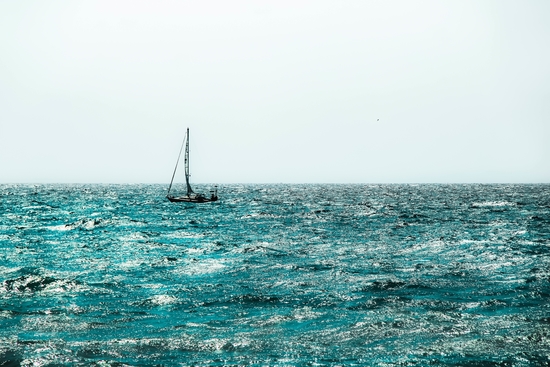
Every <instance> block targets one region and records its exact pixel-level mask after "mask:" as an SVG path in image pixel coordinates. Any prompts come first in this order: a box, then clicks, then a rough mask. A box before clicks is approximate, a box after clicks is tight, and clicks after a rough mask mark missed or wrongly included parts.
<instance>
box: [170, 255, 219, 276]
mask: <svg viewBox="0 0 550 367" xmlns="http://www.w3.org/2000/svg"><path fill="white" fill-rule="evenodd" d="M225 262H226V261H225V260H218V259H205V260H200V261H199V260H194V261H193V260H192V261H189V262H187V263H186V264H185V265H184V266H183V267H182V268H181V269H179V270H176V272H178V273H180V274H186V275H203V274H213V273H217V272H219V271H221V270H223V269H224V268H225V267H226V265H225Z"/></svg>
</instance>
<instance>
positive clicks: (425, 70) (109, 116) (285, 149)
mask: <svg viewBox="0 0 550 367" xmlns="http://www.w3.org/2000/svg"><path fill="white" fill-rule="evenodd" d="M378 119H379V121H378ZM186 127H189V128H190V130H191V171H192V181H193V182H195V183H200V182H205V183H206V182H210V183H279V182H283V183H420V182H434V183H447V182H456V183H463V182H487V183H489V182H550V1H548V0H541V1H519V0H518V1H503V0H497V1H482V0H475V1H464V0H460V1H458V0H456V1H451V0H440V1H410V0H407V1H388V0H383V1H366V0H361V1H340V0H338V1H336V0H335V1H322V0H315V1H313V0H312V1H301V0H292V1H281V0H278V1H252V0H251V1H240V0H237V1H233V0H230V1H228V0H223V1H221V0H220V1H135V0H131V1H130V0H128V1H116V0H107V1H95V0H94V1H74V0H70V1H20V0H2V1H0V183H2V182H3V183H17V182H21V183H54V182H60V183H62V182H66V183H167V182H169V180H170V178H171V175H172V170H173V167H174V164H175V161H176V158H177V154H178V151H179V148H180V144H181V140H182V138H183V135H184V133H185V129H186ZM180 177H181V176H180Z"/></svg>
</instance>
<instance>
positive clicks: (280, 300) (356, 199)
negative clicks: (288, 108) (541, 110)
mask: <svg viewBox="0 0 550 367" xmlns="http://www.w3.org/2000/svg"><path fill="white" fill-rule="evenodd" d="M166 188H167V187H166V185H15V184H13V185H12V184H8V185H6V184H4V185H0V366H155V365H161V366H236V365H239V366H548V365H550V185H282V184H281V185H220V186H219V197H220V200H219V201H217V202H213V203H204V204H191V203H170V202H169V201H168V200H166V198H165V195H166ZM196 189H197V190H196V191H203V192H206V193H207V192H208V189H209V186H208V185H204V186H202V187H201V186H200V185H198V187H196Z"/></svg>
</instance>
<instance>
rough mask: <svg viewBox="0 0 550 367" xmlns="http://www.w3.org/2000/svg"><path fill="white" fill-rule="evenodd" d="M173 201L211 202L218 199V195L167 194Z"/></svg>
mask: <svg viewBox="0 0 550 367" xmlns="http://www.w3.org/2000/svg"><path fill="white" fill-rule="evenodd" d="M166 198H167V199H168V200H170V202H172V203H210V202H212V201H218V197H217V196H214V197H212V198H206V197H204V196H187V195H186V196H179V197H174V196H167V197H166Z"/></svg>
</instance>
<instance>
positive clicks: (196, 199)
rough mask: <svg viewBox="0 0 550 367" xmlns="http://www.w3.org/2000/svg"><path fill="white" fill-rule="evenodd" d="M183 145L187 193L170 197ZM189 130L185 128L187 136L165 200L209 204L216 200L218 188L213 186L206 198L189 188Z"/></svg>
mask: <svg viewBox="0 0 550 367" xmlns="http://www.w3.org/2000/svg"><path fill="white" fill-rule="evenodd" d="M184 145H185V158H184V159H185V183H186V185H187V193H186V194H185V195H182V196H174V195H170V190H171V189H172V184H173V182H174V177H175V176H176V171H177V170H178V163H179V161H180V157H181V152H182V150H183V146H184ZM189 176H190V175H189V128H187V134H185V138H184V140H183V142H182V144H181V148H180V153H179V155H178V160H177V161H176V167H175V168H174V173H173V174H172V180H171V181H170V186H168V193H167V194H166V198H167V199H168V200H170V201H171V202H173V203H179V202H186V203H209V202H212V201H217V200H218V187H217V186H214V190H211V191H210V197H207V196H206V195H204V194H200V193H196V192H194V191H193V189H192V188H191V185H190V184H189Z"/></svg>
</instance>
